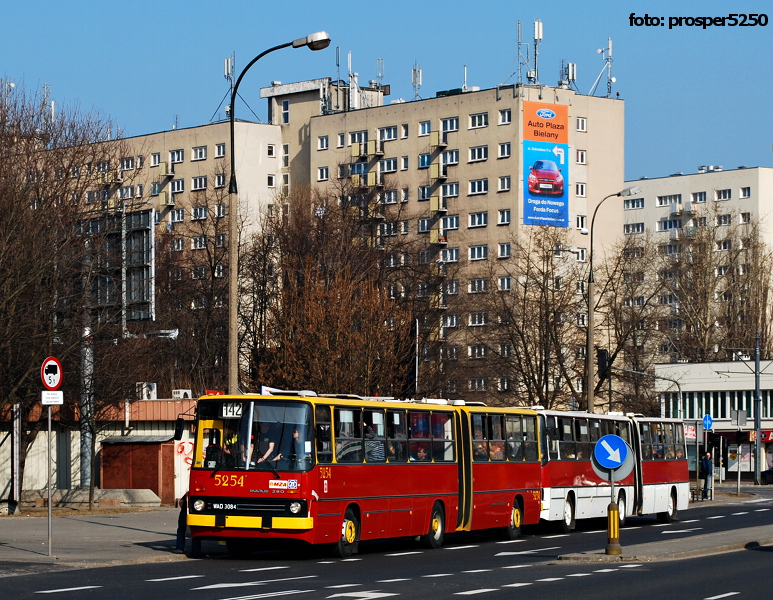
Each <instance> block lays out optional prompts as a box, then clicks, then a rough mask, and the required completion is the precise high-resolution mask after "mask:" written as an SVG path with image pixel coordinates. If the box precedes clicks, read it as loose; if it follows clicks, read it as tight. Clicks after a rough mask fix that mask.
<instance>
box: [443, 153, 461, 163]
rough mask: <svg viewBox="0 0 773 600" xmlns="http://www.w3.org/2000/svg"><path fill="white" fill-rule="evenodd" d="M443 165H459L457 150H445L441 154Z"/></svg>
mask: <svg viewBox="0 0 773 600" xmlns="http://www.w3.org/2000/svg"><path fill="white" fill-rule="evenodd" d="M443 164H444V165H458V164H459V150H446V151H445V152H443Z"/></svg>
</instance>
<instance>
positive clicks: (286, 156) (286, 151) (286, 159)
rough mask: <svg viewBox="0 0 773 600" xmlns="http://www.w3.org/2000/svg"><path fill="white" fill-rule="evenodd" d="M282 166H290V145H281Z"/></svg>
mask: <svg viewBox="0 0 773 600" xmlns="http://www.w3.org/2000/svg"><path fill="white" fill-rule="evenodd" d="M282 166H283V167H289V166H290V144H282Z"/></svg>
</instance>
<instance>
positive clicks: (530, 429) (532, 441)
mask: <svg viewBox="0 0 773 600" xmlns="http://www.w3.org/2000/svg"><path fill="white" fill-rule="evenodd" d="M537 448H538V445H537V417H536V416H531V417H524V418H523V456H524V458H525V459H526V460H527V461H529V462H534V461H537V460H540V457H539V453H538V452H537Z"/></svg>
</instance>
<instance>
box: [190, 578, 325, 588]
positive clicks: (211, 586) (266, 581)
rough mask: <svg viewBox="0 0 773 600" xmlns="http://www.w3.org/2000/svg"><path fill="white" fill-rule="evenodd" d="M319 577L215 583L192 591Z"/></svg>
mask: <svg viewBox="0 0 773 600" xmlns="http://www.w3.org/2000/svg"><path fill="white" fill-rule="evenodd" d="M317 577H318V576H317V575H303V576H301V577H285V578H283V579H264V580H263V581H245V582H242V583H213V584H212V585H205V586H203V587H198V588H191V589H192V590H217V589H220V588H237V587H249V586H255V585H267V584H269V583H279V582H282V581H297V580H299V579H316V578H317Z"/></svg>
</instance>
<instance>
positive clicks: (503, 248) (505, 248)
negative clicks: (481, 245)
mask: <svg viewBox="0 0 773 600" xmlns="http://www.w3.org/2000/svg"><path fill="white" fill-rule="evenodd" d="M511 255H512V247H511V246H510V242H502V243H501V244H499V258H510V256H511Z"/></svg>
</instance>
